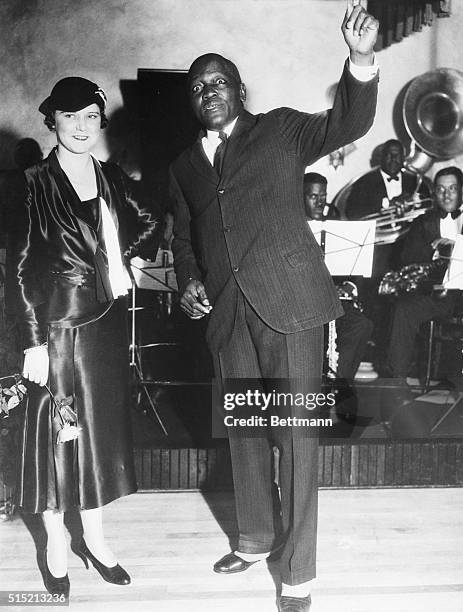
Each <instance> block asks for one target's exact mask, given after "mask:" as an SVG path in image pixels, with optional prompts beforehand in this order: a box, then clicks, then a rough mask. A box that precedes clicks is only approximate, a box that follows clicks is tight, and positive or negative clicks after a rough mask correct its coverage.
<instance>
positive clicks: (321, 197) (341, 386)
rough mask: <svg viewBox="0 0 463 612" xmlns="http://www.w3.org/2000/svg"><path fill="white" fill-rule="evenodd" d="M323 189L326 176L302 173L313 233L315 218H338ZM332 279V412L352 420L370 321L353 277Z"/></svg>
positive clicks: (368, 336) (325, 185)
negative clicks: (335, 305) (337, 305)
mask: <svg viewBox="0 0 463 612" xmlns="http://www.w3.org/2000/svg"><path fill="white" fill-rule="evenodd" d="M326 192H327V180H326V177H324V176H323V175H322V174H318V173H316V172H308V173H307V174H305V175H304V202H305V214H306V218H307V221H308V222H309V226H310V228H311V229H312V231H313V232H314V234H315V236H316V237H317V232H319V229H320V228H319V227H316V225H315V224H316V222H317V221H323V220H325V219H327V220H330V219H331V220H336V219H338V218H339V213H338V211H337V209H336V208H335V206H333V205H332V204H328V203H327V201H326ZM314 222H315V223H314ZM318 235H320V234H319V233H318ZM317 240H318V239H317ZM335 282H336V289H337V291H338V295H339V298H340V300H341V303H342V307H343V309H344V314H343V315H342V316H341V317H339V318H338V319H336V340H335V349H336V352H337V367H336V371H335V372H332V373H331V374H335V376H336V383H335V387H336V389H337V395H336V415H337V417H338V418H339V419H341V420H343V421H345V422H347V423H350V424H354V423H355V421H356V415H357V396H356V393H355V390H354V387H353V385H352V383H353V379H354V377H355V373H356V372H357V370H358V367H359V365H360V362H361V361H362V358H363V356H364V353H365V350H366V347H367V344H368V341H369V339H370V336H371V333H372V331H373V323H372V322H371V321H370V320H369V319H367V317H366V316H365V315H364V314H363V312H362V306H361V304H360V301H359V299H358V290H357V286H356V284H355V283H354V282H353V279H352V278H348V277H343V278H341V277H338V278H337V279H335ZM328 334H329V331H328V330H327V329H326V327H325V344H326V345H327V346H331V342H330V339H329V338H328V341H327V335H328ZM328 365H329V360H328Z"/></svg>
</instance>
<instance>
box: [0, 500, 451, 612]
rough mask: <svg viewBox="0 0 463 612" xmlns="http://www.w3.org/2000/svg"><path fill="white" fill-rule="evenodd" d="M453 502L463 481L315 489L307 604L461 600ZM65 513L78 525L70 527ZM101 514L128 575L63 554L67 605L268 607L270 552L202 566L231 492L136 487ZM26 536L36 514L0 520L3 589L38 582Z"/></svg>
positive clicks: (444, 604) (405, 606)
mask: <svg viewBox="0 0 463 612" xmlns="http://www.w3.org/2000/svg"><path fill="white" fill-rule="evenodd" d="M462 507H463V489H460V488H458V489H457V488H455V489H451V488H444V489H382V490H378V489H376V490H322V491H320V508H319V531H318V533H319V541H318V575H319V577H318V578H317V580H316V581H315V583H314V588H313V600H314V603H313V607H312V610H311V612H341V611H342V612H386V611H387V612H390V611H391V610H394V612H436V611H437V610H445V611H446V612H461V610H463V574H462V567H463V546H462V541H463V513H462ZM70 519H71V520H70V532H71V533H72V534H73V536H74V537H75V536H76V535H78V531H79V527H78V524H77V521H76V520H75V519H73V517H70ZM105 520H106V525H107V529H106V531H107V536H108V539H109V541H110V544H111V546H112V548H113V549H114V551H115V552H117V555H118V557H119V560H120V562H121V564H123V565H124V566H125V567H126V569H127V570H129V572H130V573H131V575H132V584H131V585H130V586H126V587H118V586H114V585H110V584H107V583H105V582H103V580H102V579H101V578H100V576H99V575H98V574H97V572H96V571H95V570H94V569H91V570H89V571H87V570H85V568H84V566H83V565H82V563H81V561H80V559H79V558H77V557H76V556H75V555H73V554H71V555H70V569H69V577H70V581H71V604H70V608H71V610H75V611H81V612H102V611H106V610H111V611H112V612H114V611H115V612H117V611H121V612H122V611H123V612H128V611H129V610H136V611H137V612H180V611H184V610H187V611H188V612H196V611H198V612H199V611H201V612H202V611H205V612H206V611H207V612H209V611H210V612H212V611H217V610H221V611H226V612H232V611H235V610H239V611H240V612H265V611H267V610H268V611H269V612H271V611H275V610H276V609H277V608H276V605H275V592H276V588H277V587H278V581H277V579H276V576H277V569H278V567H277V565H276V564H275V563H273V564H267V563H266V562H264V563H259V564H257V565H254V566H253V567H251V568H250V569H249V570H248V571H247V572H245V573H242V574H236V575H233V576H219V575H217V574H214V573H213V572H212V570H211V566H212V563H213V562H214V561H215V560H217V559H218V558H219V557H221V556H222V555H223V554H224V553H226V552H228V550H229V537H231V538H233V537H234V535H235V534H236V528H235V522H234V510H233V496H232V494H229V493H214V494H210V495H207V496H205V495H203V494H201V493H198V492H178V493H138V494H136V495H132V496H130V497H128V498H124V499H121V500H118V501H116V502H114V503H113V504H110V505H109V506H108V508H107V510H106V514H105ZM34 540H35V541H36V542H37V543H38V546H39V550H41V548H42V547H43V546H44V544H45V542H44V534H43V531H42V530H41V529H40V524H39V522H38V520H32V521H28V526H27V527H26V525H25V523H24V522H23V520H22V519H21V518H19V517H18V518H16V519H15V520H13V521H11V522H5V523H1V524H0V576H1V587H0V588H1V589H3V590H26V589H27V590H34V589H35V590H41V589H43V585H42V581H41V576H40V573H39V570H38V568H37V564H36V560H35V554H36V548H35V544H34ZM0 607H1V606H0ZM5 609H6V608H5ZM11 609H12V610H15V611H17V612H21V611H22V610H26V608H25V607H21V606H15V607H13V608H11ZM40 609H45V608H40ZM47 609H51V608H47ZM27 610H30V607H28V608H27Z"/></svg>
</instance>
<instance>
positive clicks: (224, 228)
mask: <svg viewBox="0 0 463 612" xmlns="http://www.w3.org/2000/svg"><path fill="white" fill-rule="evenodd" d="M223 231H224V232H231V227H228V225H224V226H223Z"/></svg>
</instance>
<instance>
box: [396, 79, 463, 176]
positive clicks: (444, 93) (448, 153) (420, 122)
mask: <svg viewBox="0 0 463 612" xmlns="http://www.w3.org/2000/svg"><path fill="white" fill-rule="evenodd" d="M402 112H403V120H404V124H405V128H406V129H407V132H408V133H409V135H410V138H411V140H412V146H411V149H410V155H409V156H408V157H407V159H406V160H405V165H406V167H407V168H408V169H409V170H411V171H412V172H416V173H418V174H421V175H423V174H424V173H425V172H426V171H427V170H428V169H429V168H430V167H431V165H432V164H433V162H434V161H435V160H446V159H452V158H453V157H456V156H457V155H459V154H461V153H463V72H461V71H460V70H454V69H451V68H437V69H436V70H431V71H429V72H425V73H424V74H421V75H420V76H418V77H416V78H415V79H413V81H411V83H410V85H409V86H408V89H407V91H406V93H405V97H404V103H403V109H402Z"/></svg>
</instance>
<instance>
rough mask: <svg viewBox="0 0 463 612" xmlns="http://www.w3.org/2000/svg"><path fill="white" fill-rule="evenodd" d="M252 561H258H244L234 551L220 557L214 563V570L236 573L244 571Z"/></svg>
mask: <svg viewBox="0 0 463 612" xmlns="http://www.w3.org/2000/svg"><path fill="white" fill-rule="evenodd" d="M254 563H259V561H245V560H244V559H242V558H241V557H238V556H237V555H235V553H232V552H231V553H228V555H225V557H222V558H221V559H219V560H218V561H217V563H215V564H214V568H213V569H214V572H216V573H217V574H236V573H238V572H244V571H245V570H247V569H248V568H249V567H251V565H254Z"/></svg>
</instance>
